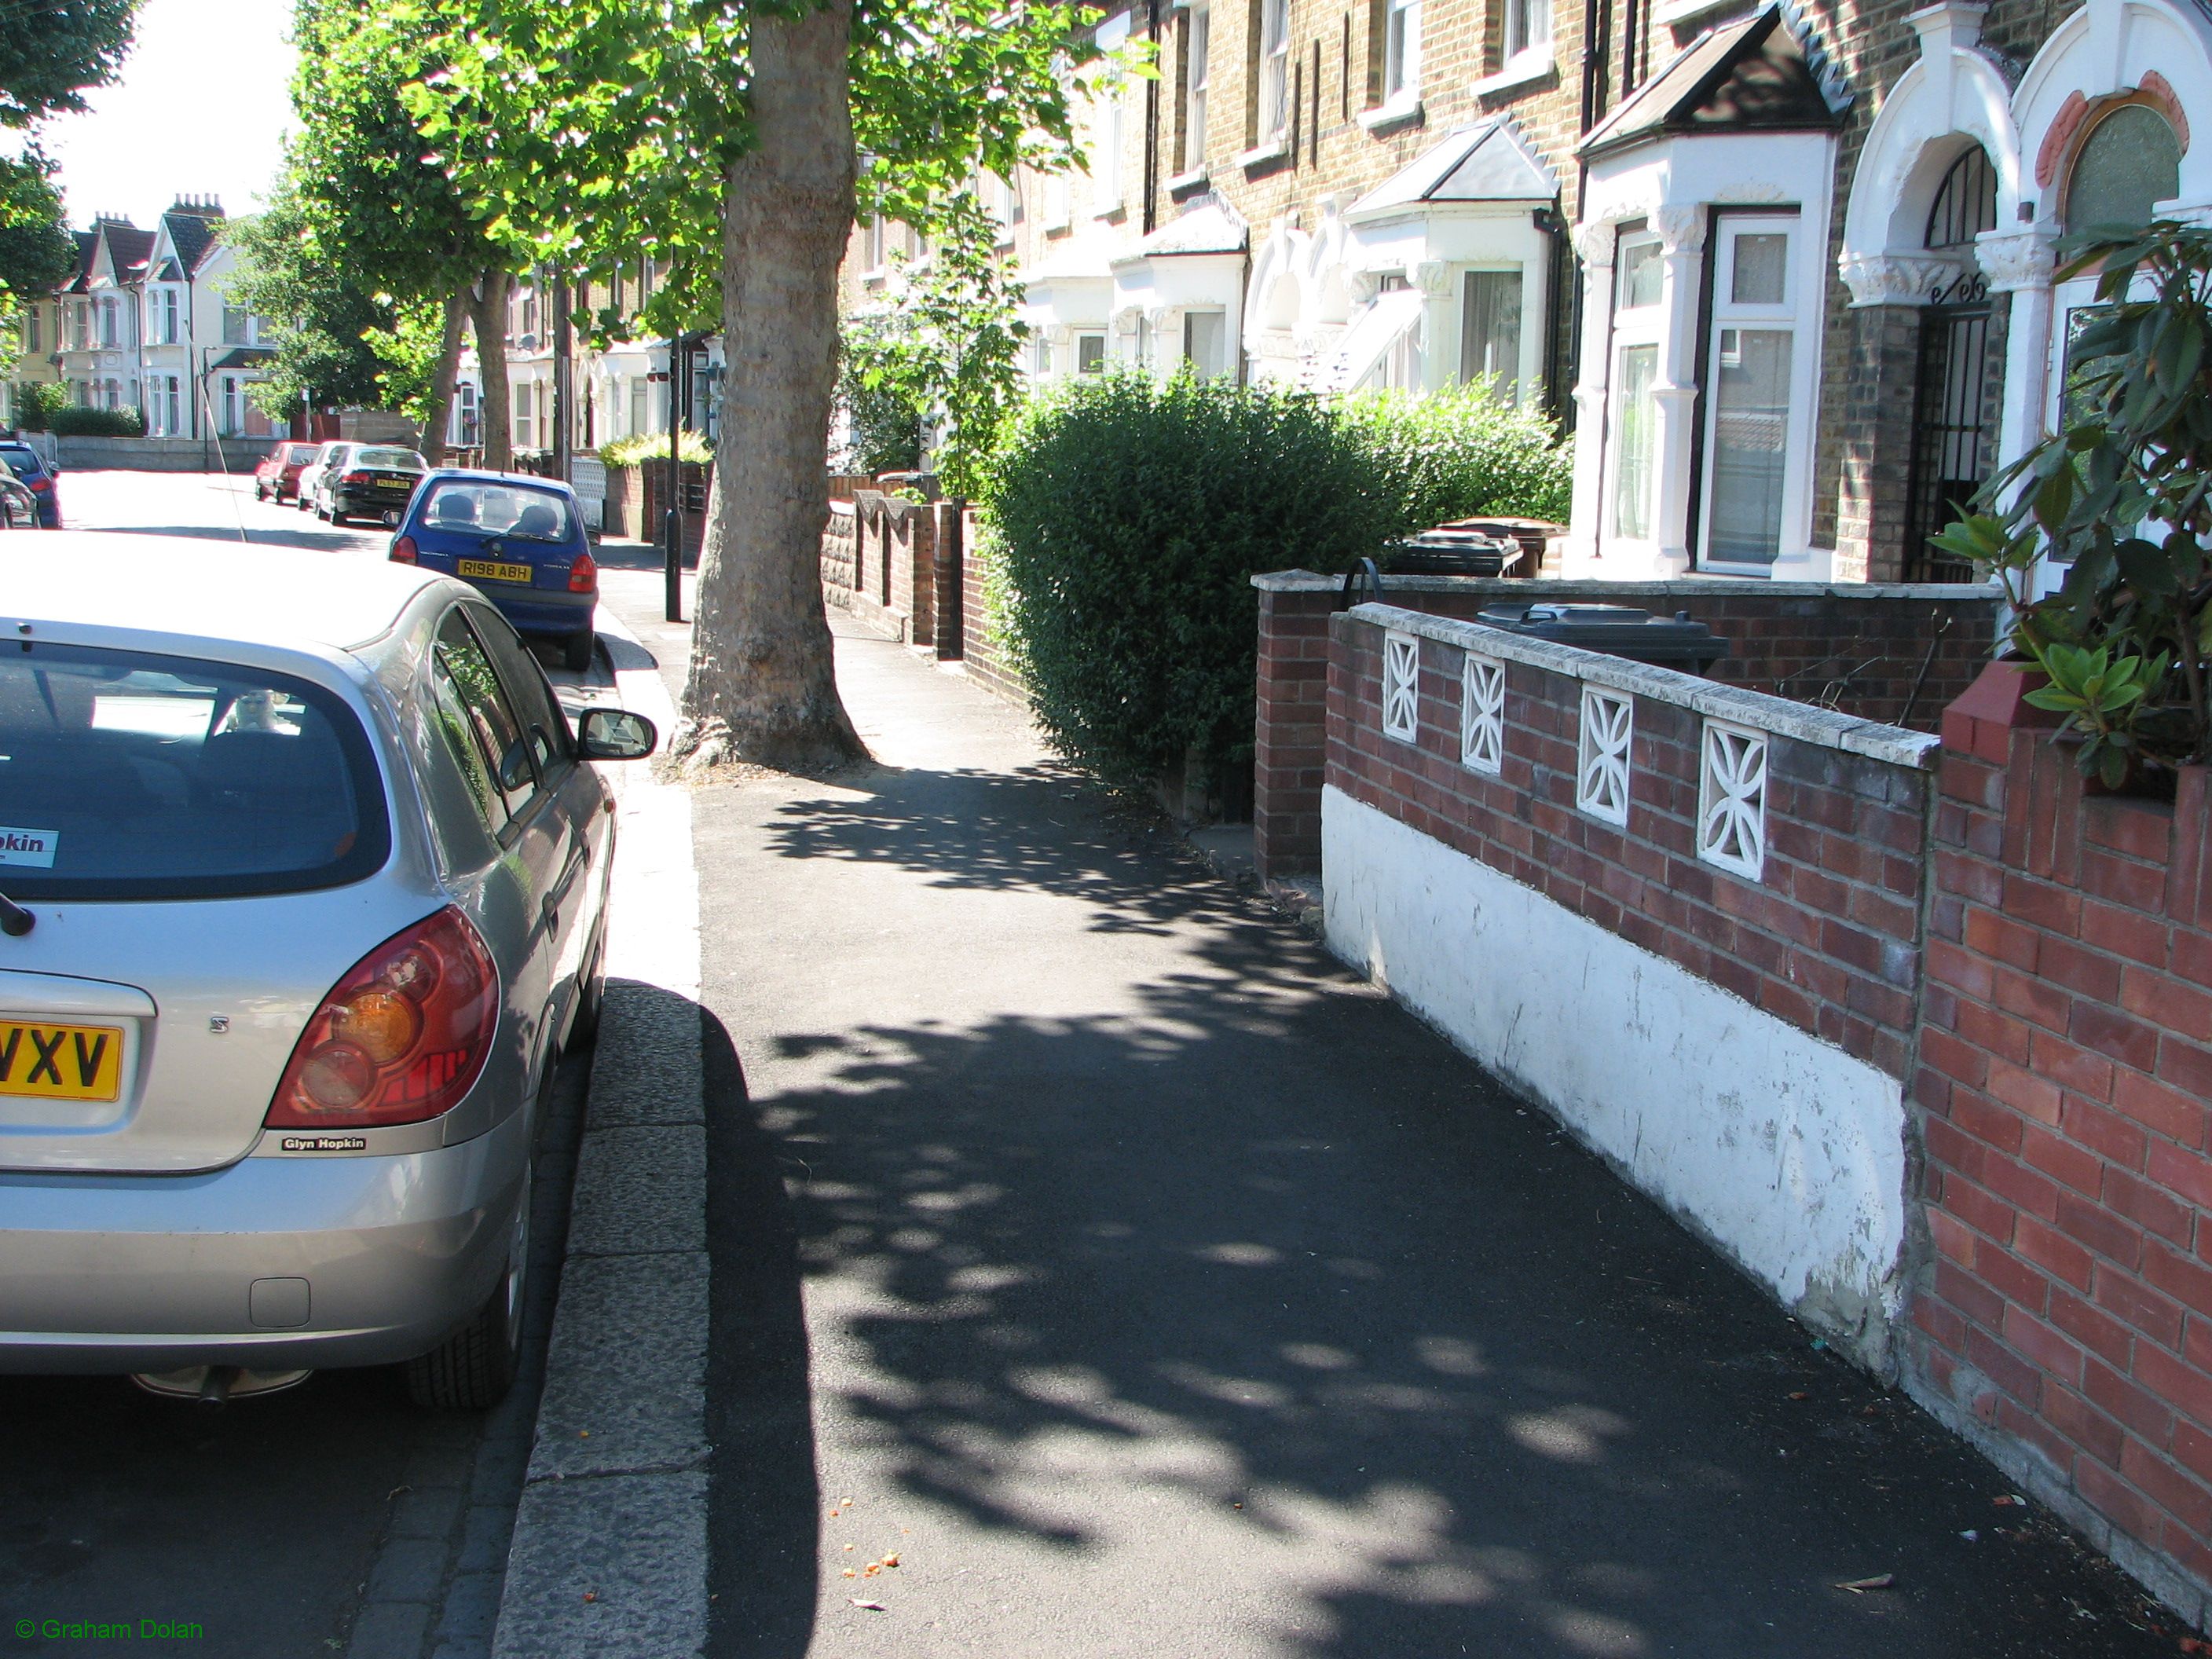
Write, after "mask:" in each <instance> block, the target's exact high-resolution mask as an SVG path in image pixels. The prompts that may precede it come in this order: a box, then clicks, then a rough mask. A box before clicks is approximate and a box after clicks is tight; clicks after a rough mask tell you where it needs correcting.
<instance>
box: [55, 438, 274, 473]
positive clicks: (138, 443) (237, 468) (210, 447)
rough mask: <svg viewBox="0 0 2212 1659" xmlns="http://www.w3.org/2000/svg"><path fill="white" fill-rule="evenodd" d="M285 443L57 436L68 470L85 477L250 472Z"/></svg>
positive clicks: (63, 463) (242, 440) (252, 440)
mask: <svg viewBox="0 0 2212 1659" xmlns="http://www.w3.org/2000/svg"><path fill="white" fill-rule="evenodd" d="M288 441H289V440H287V439H283V438H221V439H217V438H108V437H94V436H90V435H84V434H72V435H68V436H60V437H57V438H56V439H55V440H54V445H55V448H56V451H57V459H58V460H59V461H60V462H61V464H62V466H63V467H64V469H65V470H75V471H84V472H100V471H115V472H234V473H240V474H244V473H251V472H252V471H253V469H254V468H255V467H257V466H258V465H261V463H262V462H263V460H264V459H266V458H267V457H268V454H269V453H270V451H271V450H272V449H274V448H276V446H277V445H278V444H280V443H285V442H288Z"/></svg>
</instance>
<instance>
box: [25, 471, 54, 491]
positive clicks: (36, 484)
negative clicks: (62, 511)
mask: <svg viewBox="0 0 2212 1659" xmlns="http://www.w3.org/2000/svg"><path fill="white" fill-rule="evenodd" d="M53 487H54V481H53V480H52V478H49V477H46V474H45V473H43V472H42V473H40V475H39V476H38V477H35V478H33V479H32V480H31V488H32V489H52V488H53Z"/></svg>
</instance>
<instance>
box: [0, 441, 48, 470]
mask: <svg viewBox="0 0 2212 1659" xmlns="http://www.w3.org/2000/svg"><path fill="white" fill-rule="evenodd" d="M0 461H5V462H7V463H8V465H10V466H12V467H14V468H15V470H16V471H18V472H41V471H45V470H46V469H45V466H44V465H43V464H42V463H41V462H40V459H39V452H38V451H37V450H35V449H33V448H32V447H30V446H29V445H28V444H0Z"/></svg>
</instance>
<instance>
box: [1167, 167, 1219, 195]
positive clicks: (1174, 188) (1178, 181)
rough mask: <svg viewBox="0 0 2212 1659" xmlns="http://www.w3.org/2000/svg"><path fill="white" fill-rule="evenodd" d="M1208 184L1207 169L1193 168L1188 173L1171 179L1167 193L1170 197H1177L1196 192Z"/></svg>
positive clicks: (1179, 174)
mask: <svg viewBox="0 0 2212 1659" xmlns="http://www.w3.org/2000/svg"><path fill="white" fill-rule="evenodd" d="M1207 182H1209V181H1208V178H1207V175H1206V169H1205V168H1204V167H1193V168H1192V169H1191V170H1190V171H1189V172H1188V173H1176V174H1175V175H1174V176H1173V177H1172V178H1170V179H1168V181H1167V191H1168V194H1169V195H1170V196H1177V195H1180V194H1182V192H1183V191H1187V190H1196V189H1197V188H1198V187H1199V186H1200V185H1204V184H1206V183H1207Z"/></svg>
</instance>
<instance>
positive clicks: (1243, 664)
mask: <svg viewBox="0 0 2212 1659" xmlns="http://www.w3.org/2000/svg"><path fill="white" fill-rule="evenodd" d="M1567 476H1568V465H1567V460H1566V456H1565V450H1564V448H1563V447H1562V446H1561V445H1560V444H1559V440H1558V437H1557V435H1556V434H1555V433H1554V432H1553V429H1552V428H1551V427H1550V425H1549V423H1548V422H1545V421H1544V420H1543V419H1542V418H1541V416H1534V415H1530V414H1525V413H1522V412H1518V411H1516V410H1508V409H1504V408H1501V407H1500V406H1499V405H1498V404H1495V403H1493V402H1492V400H1491V399H1490V398H1488V397H1487V396H1486V394H1484V393H1483V392H1481V391H1480V390H1479V389H1478V390H1476V391H1474V392H1467V393H1464V394H1449V393H1448V394H1444V395H1443V396H1440V397H1437V398H1431V399H1429V400H1426V401H1425V402H1424V401H1417V400H1415V399H1413V398H1407V397H1405V396H1403V395H1400V394H1372V395H1368V396H1363V397H1360V398H1352V399H1347V400H1346V401H1344V402H1342V403H1340V404H1328V403H1325V402H1323V401H1322V400H1321V399H1319V398H1314V397H1312V396H1310V395H1307V394H1302V393H1296V392H1280V391H1274V390H1270V389H1268V388H1267V387H1263V386H1235V385H1232V384H1230V383H1228V382H1226V381H1221V380H1194V379H1192V378H1190V377H1188V375H1186V376H1183V377H1182V378H1179V379H1176V380H1172V381H1170V382H1168V383H1166V384H1165V385H1162V384H1159V383H1157V382H1155V381H1153V380H1151V379H1150V378H1148V377H1146V376H1145V375H1142V374H1107V375H1103V376H1097V377H1092V376H1085V377H1083V378H1081V379H1079V380H1075V381H1073V382H1071V383H1069V384H1068V385H1066V386H1063V387H1061V388H1059V389H1057V390H1055V391H1054V392H1051V393H1048V394H1047V395H1046V396H1044V397H1042V398H1039V399H1038V400H1037V401H1036V402H1034V403H1033V404H1030V406H1029V407H1028V408H1027V409H1026V410H1024V411H1023V413H1022V414H1021V416H1020V417H1019V418H1018V421H1017V422H1016V423H1015V426H1014V429H1013V433H1012V437H1011V439H1010V440H1009V441H1008V442H1007V444H1006V447H1005V448H1004V449H1003V450H1002V452H1001V453H1000V455H999V456H998V457H997V458H996V459H994V462H993V464H992V467H991V471H990V476H989V479H988V482H987V489H986V494H985V500H984V506H985V507H986V509H987V515H988V517H989V520H990V521H991V523H992V525H993V528H994V536H995V543H994V550H995V552H996V553H997V554H998V555H999V556H1000V558H1002V560H1003V569H1004V575H1005V582H1006V603H1005V607H1004V623H1005V625H1006V628H1007V629H1010V631H1011V634H1012V638H1011V639H1010V640H1008V641H1007V645H1008V647H1010V649H1011V650H1012V653H1013V654H1014V655H1015V656H1016V657H1017V658H1018V659H1019V660H1021V661H1022V663H1023V665H1024V671H1025V674H1026V678H1027V679H1028V683H1029V686H1030V697H1031V702H1032V704H1033V706H1034V708H1035V710H1036V715H1037V718H1038V719H1039V720H1040V721H1041V722H1042V725H1043V726H1044V727H1045V729H1046V731H1047V732H1048V734H1049V735H1050V737H1051V738H1052V740H1053V742H1054V745H1055V746H1056V747H1057V748H1058V749H1059V750H1060V752H1061V753H1063V754H1064V755H1066V757H1068V758H1070V759H1072V760H1073V761H1075V762H1077V763H1079V764H1081V765H1084V766H1086V767H1089V768H1090V769H1092V770H1094V771H1096V772H1097V773H1099V774H1100V775H1103V776H1104V777H1107V778H1109V779H1110V780H1113V781H1117V782H1135V781H1142V780H1146V779H1149V778H1152V777H1157V776H1158V775H1161V774H1163V773H1164V772H1166V771H1168V770H1170V769H1172V768H1174V767H1176V766H1177V765H1178V764H1179V763H1181V762H1182V758H1183V757H1184V756H1185V754H1186V752H1188V751H1195V752H1196V753H1197V755H1198V756H1199V757H1200V759H1201V760H1203V761H1204V762H1206V763H1208V764H1210V765H1214V766H1219V765H1221V764H1223V763H1233V762H1239V761H1242V760H1243V759H1244V758H1246V757H1249V754H1250V752H1251V743H1252V720H1253V675H1254V672H1255V618H1254V604H1255V595H1254V592H1253V590H1252V586H1251V580H1250V579H1251V578H1252V577H1253V576H1254V575H1255V574H1258V573H1260V572H1261V571H1267V570H1279V569H1283V568H1286V567H1290V566H1304V567H1305V568H1309V569H1314V570H1321V571H1327V572H1335V571H1340V570H1345V569H1347V568H1350V567H1351V566H1352V563H1353V562H1355V561H1357V560H1358V559H1360V558H1362V557H1364V556H1372V555H1374V554H1376V552H1378V551H1379V550H1381V548H1382V546H1383V544H1384V543H1385V542H1387V541H1389V540H1391V539H1393V538H1396V537H1399V536H1402V535H1405V534H1407V533H1409V532H1413V531H1415V530H1419V529H1425V528H1427V527H1428V526H1431V525H1435V524H1437V523H1440V522H1442V521H1443V520H1448V519H1453V518H1460V517H1465V516H1468V515H1470V514H1474V513H1516V514H1527V515H1529V516H1534V517H1547V518H1563V517H1564V516H1565V507H1566V492H1567Z"/></svg>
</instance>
